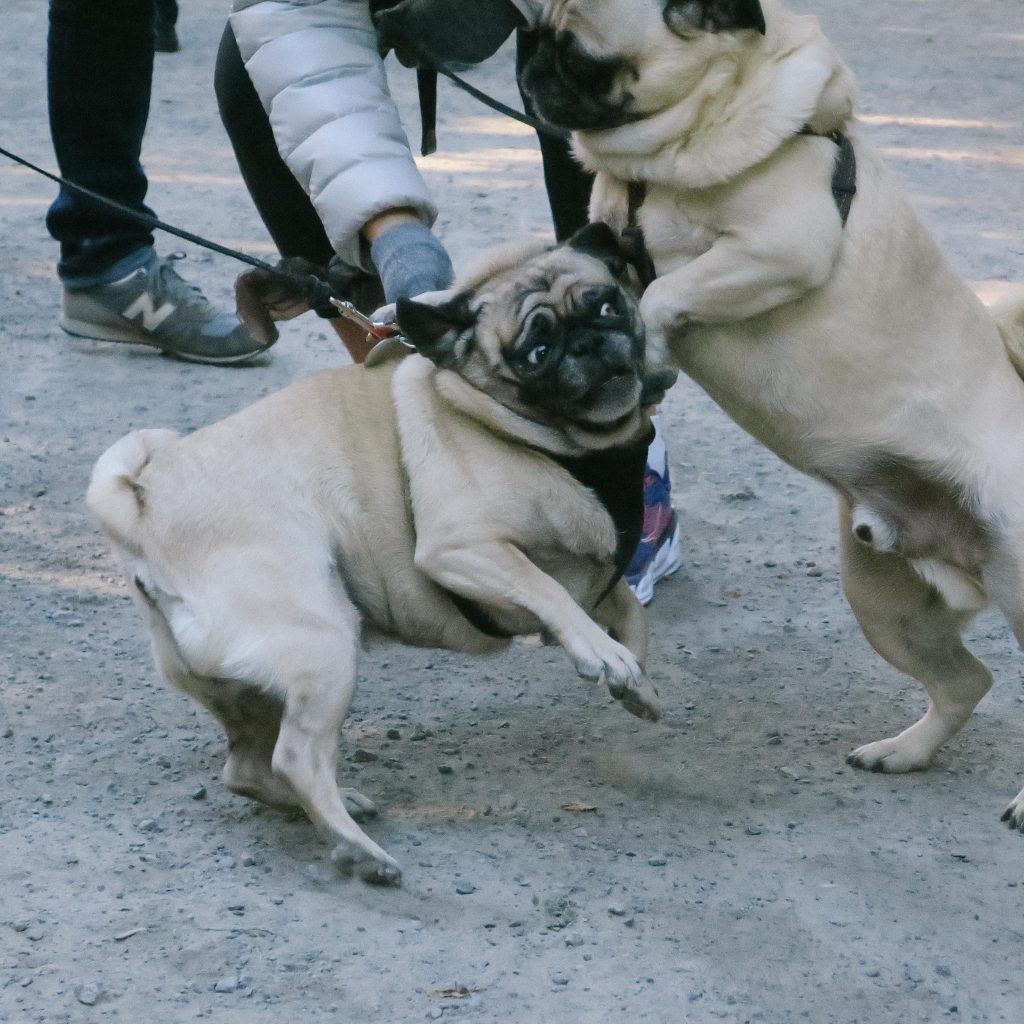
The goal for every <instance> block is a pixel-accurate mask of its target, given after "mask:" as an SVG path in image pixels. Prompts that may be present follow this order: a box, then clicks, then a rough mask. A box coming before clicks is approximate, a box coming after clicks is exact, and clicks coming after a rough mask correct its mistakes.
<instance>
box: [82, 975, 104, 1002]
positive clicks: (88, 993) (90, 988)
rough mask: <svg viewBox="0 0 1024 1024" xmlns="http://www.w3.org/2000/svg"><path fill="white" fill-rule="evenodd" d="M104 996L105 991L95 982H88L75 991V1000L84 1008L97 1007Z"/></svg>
mask: <svg viewBox="0 0 1024 1024" xmlns="http://www.w3.org/2000/svg"><path fill="white" fill-rule="evenodd" d="M102 996H103V989H102V988H100V986H99V985H97V984H96V983H95V982H92V981H88V982H86V983H85V984H84V985H79V986H78V988H76V989H75V998H76V999H77V1000H78V1001H79V1002H80V1003H81V1004H82V1005H83V1006H95V1005H96V1004H97V1003H98V1002H99V1001H100V998H101V997H102Z"/></svg>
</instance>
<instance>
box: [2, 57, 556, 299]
mask: <svg viewBox="0 0 1024 1024" xmlns="http://www.w3.org/2000/svg"><path fill="white" fill-rule="evenodd" d="M438 74H442V75H444V76H445V78H447V79H449V80H450V81H451V82H453V83H454V84H455V85H456V86H458V88H460V89H462V91H463V92H466V93H468V94H469V95H470V96H472V97H473V98H474V99H476V100H479V102H481V103H483V104H484V105H485V106H487V107H490V108H491V110H494V111H496V112H497V113H499V114H504V115H505V116H506V117H511V118H512V119H513V120H515V121H519V122H520V123H521V124H525V125H528V126H529V127H531V128H533V130H534V131H537V132H541V133H542V134H544V135H550V136H552V137H554V138H559V139H565V140H567V139H568V138H569V133H568V132H565V131H562V130H560V129H558V128H552V127H551V125H547V124H544V122H542V121H538V120H537V119H536V118H533V117H530V116H529V115H528V114H524V113H522V112H521V111H519V110H516V109H515V108H514V107H510V106H508V105H507V104H505V103H502V102H501V101H500V100H496V99H494V98H493V97H491V96H488V95H487V93H485V92H482V91H481V90H480V89H478V88H477V87H476V86H475V85H470V84H469V82H467V81H466V80H465V79H463V78H460V77H459V76H458V75H457V74H455V73H454V72H453V71H449V70H448V69H447V68H444V67H441V68H438V69H437V71H436V72H435V71H419V72H417V86H418V91H419V98H420V117H421V127H422V130H423V138H422V140H421V149H422V152H423V155H424V156H427V155H428V154H429V153H432V152H434V150H435V149H436V148H437V133H436V120H437V116H436V108H437V75H438ZM0 156H5V157H7V159H8V160H13V161H14V162H15V163H16V164H20V165H21V166H22V167H26V168H28V169H29V170H30V171H35V173H36V174H40V175H42V176H43V177H44V178H48V179H49V180H50V181H52V182H55V183H56V184H58V185H60V186H62V187H63V188H68V189H71V191H72V192H77V193H78V194H79V195H81V196H85V197H86V198H87V199H91V200H92V201H93V202H95V203H99V204H100V205H102V206H105V207H107V209H110V210H115V211H116V212H117V213H119V214H121V216H122V217H126V218H127V219H128V220H131V221H134V222H135V223H136V224H141V225H142V226H143V227H146V228H149V229H150V230H151V231H165V232H167V234H169V235H174V236H175V237H176V238H181V239H184V240H185V241H186V242H191V243H192V244H193V245H198V246H200V247H201V248H203V249H209V250H211V251H212V252H216V253H220V255H221V256H228V257H230V258H231V259H234V260H238V261H239V262H240V263H247V264H248V265H249V266H250V267H256V268H257V269H259V270H264V271H266V272H267V273H269V274H274V275H275V276H277V277H280V278H282V279H286V280H288V281H292V282H295V280H296V277H295V275H294V274H289V273H286V272H285V271H282V270H280V269H278V268H277V267H275V266H274V265H273V264H271V263H267V261H266V260H261V259H258V258H257V257H255V256H250V255H249V254H248V253H244V252H240V251H239V250H238V249H231V248H229V247H228V246H226V245H221V244H220V243H219V242H212V241H210V239H208V238H203V237H202V236H201V235H196V234H193V233H192V232H191V231H185V230H184V228H179V227H175V226H174V225H173V224H168V223H167V222H166V221H162V220H160V219H159V218H157V217H152V216H149V215H147V214H145V213H140V212H139V211H138V210H133V209H132V208H131V207H130V206H125V205H124V204H123V203H119V202H118V201H117V200H116V199H111V198H109V197H108V196H105V195H101V194H100V193H99V192H94V191H93V190H92V189H90V188H86V187H85V186H84V185H78V184H76V183H75V182H73V181H70V180H69V179H67V178H64V177H61V175H59V174H52V173H51V172H50V171H47V170H45V169H44V168H42V167H39V166H38V165H36V164H34V163H32V162H31V161H29V160H26V159H25V158H24V157H21V156H18V154H17V153H12V152H11V151H10V150H8V149H4V148H3V147H2V146H0ZM313 280H314V281H316V282H318V283H319V288H317V289H314V290H315V291H317V292H319V296H318V298H319V299H320V300H322V301H321V303H320V304H322V303H323V302H329V300H330V298H331V297H332V295H331V292H330V289H329V287H328V285H327V282H325V281H323V280H322V279H321V278H318V277H315V276H313ZM304 283H305V284H307V286H308V285H310V284H311V282H309V281H304Z"/></svg>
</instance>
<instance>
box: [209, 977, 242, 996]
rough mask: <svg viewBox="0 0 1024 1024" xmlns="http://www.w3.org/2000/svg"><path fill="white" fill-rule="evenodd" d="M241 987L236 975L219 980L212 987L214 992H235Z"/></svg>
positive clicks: (239, 979)
mask: <svg viewBox="0 0 1024 1024" xmlns="http://www.w3.org/2000/svg"><path fill="white" fill-rule="evenodd" d="M241 985H242V980H241V978H239V977H238V975H237V974H229V975H228V976H227V977H224V978H221V979H220V981H218V982H217V984H216V985H214V986H213V991H214V992H237V991H238V989H239V988H240V987H241Z"/></svg>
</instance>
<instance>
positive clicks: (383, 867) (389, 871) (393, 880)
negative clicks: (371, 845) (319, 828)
mask: <svg viewBox="0 0 1024 1024" xmlns="http://www.w3.org/2000/svg"><path fill="white" fill-rule="evenodd" d="M331 860H332V861H334V866H335V867H336V868H337V869H338V871H340V872H341V873H342V874H343V875H346V876H351V875H353V874H357V875H359V877H360V878H361V879H362V880H363V881H364V882H369V883H370V885H401V884H402V869H401V868H400V867H399V866H398V861H396V860H395V859H394V857H392V856H390V855H389V854H387V853H385V852H384V851H383V850H379V851H378V852H377V853H371V852H370V851H369V850H366V849H363V848H362V847H360V846H357V845H356V844H355V843H347V842H340V843H338V845H337V846H335V848H334V849H333V850H332V851H331Z"/></svg>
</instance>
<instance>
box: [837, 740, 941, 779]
mask: <svg viewBox="0 0 1024 1024" xmlns="http://www.w3.org/2000/svg"><path fill="white" fill-rule="evenodd" d="M933 753H934V748H926V747H924V746H919V745H918V744H917V743H915V742H914V741H913V739H912V738H911V740H910V741H908V740H907V738H906V737H905V736H894V737H892V738H891V739H887V740H878V742H877V743H866V744H864V746H863V747H858V748H857V749H856V750H855V751H853V753H852V754H850V755H849V756H848V757H847V758H846V763H847V764H848V765H852V766H853V767H854V768H863V769H864V770H865V771H869V772H885V773H886V774H888V775H902V774H903V773H904V772H919V771H923V770H924V769H925V768H927V767H928V765H929V764H930V763H931V759H932V754H933Z"/></svg>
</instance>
